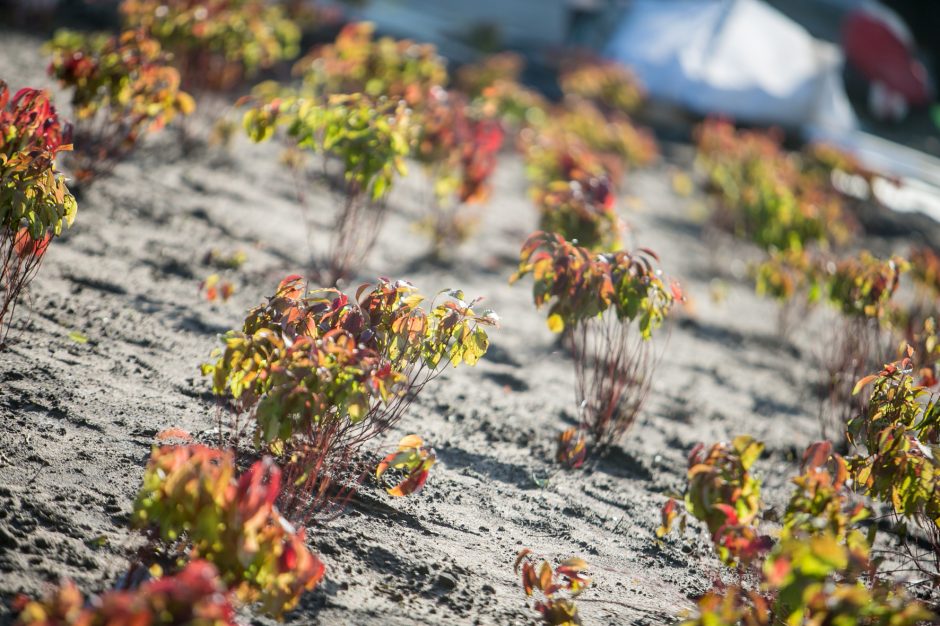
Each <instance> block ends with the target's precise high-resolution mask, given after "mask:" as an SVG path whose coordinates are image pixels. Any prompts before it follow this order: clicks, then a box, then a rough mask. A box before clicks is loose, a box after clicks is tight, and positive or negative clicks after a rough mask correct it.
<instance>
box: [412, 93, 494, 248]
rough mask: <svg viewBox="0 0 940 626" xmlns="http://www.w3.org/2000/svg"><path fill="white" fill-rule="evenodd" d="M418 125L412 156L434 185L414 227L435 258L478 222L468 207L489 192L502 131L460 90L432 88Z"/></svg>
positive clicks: (459, 239) (465, 234)
mask: <svg viewBox="0 0 940 626" xmlns="http://www.w3.org/2000/svg"><path fill="white" fill-rule="evenodd" d="M417 126H418V128H419V130H418V138H417V141H416V142H415V151H414V157H415V158H416V159H417V160H418V161H419V162H420V163H421V164H422V165H424V167H425V170H426V171H427V172H428V174H429V176H430V178H431V180H432V184H433V187H434V194H433V195H434V200H433V202H432V203H431V207H430V215H428V216H427V217H425V218H424V219H423V220H422V221H421V223H420V224H419V227H420V228H421V230H423V231H426V232H427V233H428V234H429V235H430V236H431V241H432V254H433V255H434V256H435V257H438V258H440V257H442V256H444V255H445V254H446V253H447V252H448V251H449V250H452V249H453V248H455V247H456V246H457V245H458V244H460V243H461V242H463V241H465V240H466V239H467V238H468V237H469V236H470V234H471V232H472V230H473V227H474V226H475V224H476V222H478V221H479V217H478V216H477V215H476V214H474V213H471V212H470V210H469V208H470V205H474V204H480V203H482V202H484V201H486V199H487V198H488V197H489V193H490V185H489V179H490V177H491V175H492V174H493V171H494V170H495V169H496V158H497V154H498V152H499V150H500V148H501V146H502V143H503V130H502V127H501V125H500V124H499V122H498V121H497V120H495V119H493V118H490V117H486V116H485V114H483V113H482V112H481V111H480V110H479V109H475V108H473V107H470V106H469V105H468V104H467V102H466V101H465V99H464V98H463V97H462V96H461V94H459V93H457V92H446V91H444V90H443V89H434V90H432V92H431V94H430V95H429V97H428V101H427V104H426V105H425V107H424V108H423V109H422V111H421V113H420V116H419V118H418V120H417Z"/></svg>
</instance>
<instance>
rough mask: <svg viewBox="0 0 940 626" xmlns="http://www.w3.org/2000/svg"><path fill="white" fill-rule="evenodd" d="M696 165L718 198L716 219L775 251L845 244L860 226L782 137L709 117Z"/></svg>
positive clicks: (699, 141)
mask: <svg viewBox="0 0 940 626" xmlns="http://www.w3.org/2000/svg"><path fill="white" fill-rule="evenodd" d="M696 135H697V144H698V153H697V157H696V164H697V166H698V168H699V169H700V170H701V171H702V172H703V173H704V176H705V179H706V184H707V187H708V189H709V190H710V191H712V192H713V194H714V195H715V196H717V198H718V206H717V207H716V211H715V213H714V216H713V217H714V220H715V222H716V223H717V224H718V225H719V226H720V227H722V228H724V229H725V230H729V231H731V232H733V233H735V234H736V235H738V236H740V237H744V238H748V239H751V240H752V241H754V243H756V244H757V245H759V246H761V247H763V248H765V249H768V250H771V249H776V250H797V251H798V250H801V249H805V248H807V247H808V246H809V244H811V243H815V244H818V245H821V246H832V245H841V244H844V243H846V242H847V241H848V240H849V238H850V237H851V236H852V234H853V233H854V232H855V230H856V228H857V227H856V224H855V222H854V221H853V220H852V219H851V218H850V216H849V215H848V214H847V213H846V211H845V210H844V208H843V206H842V203H841V202H840V200H839V197H838V195H837V194H835V193H834V191H833V190H832V189H831V188H830V187H829V186H828V185H825V184H821V183H820V182H819V180H818V179H817V178H815V177H813V176H807V175H806V174H805V172H804V171H803V170H802V169H801V166H800V162H799V160H798V159H796V158H794V157H793V156H792V155H788V154H787V153H786V152H784V151H783V150H782V149H781V147H780V140H779V138H778V137H776V136H774V135H773V134H770V133H759V132H756V131H740V132H738V131H735V129H734V126H732V125H731V124H730V123H728V122H722V121H716V120H711V121H707V122H705V123H704V124H702V125H701V126H700V127H699V128H698V130H697V132H696Z"/></svg>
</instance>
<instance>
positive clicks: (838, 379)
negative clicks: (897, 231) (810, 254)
mask: <svg viewBox="0 0 940 626" xmlns="http://www.w3.org/2000/svg"><path fill="white" fill-rule="evenodd" d="M826 266H827V267H826V271H825V272H824V273H823V277H822V278H821V281H822V283H823V286H822V295H823V297H825V298H826V300H827V301H828V303H829V304H830V305H831V306H832V307H834V308H835V309H836V310H837V311H838V312H839V313H840V314H841V317H840V322H841V323H839V324H837V325H836V327H835V329H834V336H833V337H832V339H831V340H830V341H828V342H826V345H827V346H828V352H827V353H824V354H823V367H822V370H823V372H824V375H825V377H826V378H825V380H824V381H823V384H824V389H825V390H826V391H827V394H828V402H829V406H828V416H827V410H826V408H825V407H824V409H823V413H822V423H823V430H824V434H825V431H827V430H832V431H833V432H832V433H831V436H833V437H839V436H841V434H842V432H843V431H844V427H845V424H846V422H848V420H849V419H850V418H852V417H853V416H855V415H857V414H858V413H860V412H864V411H865V403H864V402H863V401H862V398H860V397H859V396H857V395H855V394H853V393H852V388H853V386H854V384H855V381H856V380H858V379H859V378H860V377H861V376H863V375H864V374H865V372H869V371H871V369H872V368H874V367H877V363H878V361H879V359H880V355H883V354H885V353H886V351H887V350H889V349H890V347H891V345H892V344H893V343H894V340H893V338H892V336H891V332H890V322H891V318H892V314H893V308H892V307H893V303H892V297H893V296H894V294H895V293H896V292H897V290H898V286H899V285H900V279H901V276H902V274H903V273H904V272H906V271H907V269H908V265H907V263H906V262H905V261H904V260H903V259H900V258H897V257H893V258H889V259H879V258H876V257H873V256H872V255H871V254H869V253H868V252H862V253H861V254H860V255H858V256H857V257H849V258H846V259H843V260H841V261H839V262H837V263H835V264H832V263H827V264H826Z"/></svg>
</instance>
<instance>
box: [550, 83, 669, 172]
mask: <svg viewBox="0 0 940 626" xmlns="http://www.w3.org/2000/svg"><path fill="white" fill-rule="evenodd" d="M552 119H553V123H554V124H555V125H556V126H555V132H561V133H564V134H567V135H569V136H571V137H574V138H575V139H576V140H578V141H580V142H582V143H583V144H584V145H585V146H587V147H588V148H589V149H590V150H592V151H594V152H596V153H598V154H599V155H602V156H604V157H606V159H607V160H608V162H610V163H611V164H612V165H611V169H612V170H613V172H617V171H623V170H624V169H626V166H644V165H649V164H650V163H652V162H653V161H655V160H656V159H657V158H658V156H659V149H658V147H657V146H656V140H655V139H654V137H653V135H652V134H651V133H650V132H649V131H647V130H645V129H642V128H639V127H637V126H636V124H634V122H633V121H632V120H631V119H630V118H629V117H627V116H626V115H623V114H618V113H607V114H605V113H604V112H602V111H601V110H600V109H599V108H598V107H597V105H596V104H594V103H592V102H590V101H588V100H583V99H579V98H574V97H571V98H568V99H567V100H566V102H565V108H564V109H563V110H562V111H561V112H560V115H559V116H558V117H554V118H552ZM618 178H619V177H618Z"/></svg>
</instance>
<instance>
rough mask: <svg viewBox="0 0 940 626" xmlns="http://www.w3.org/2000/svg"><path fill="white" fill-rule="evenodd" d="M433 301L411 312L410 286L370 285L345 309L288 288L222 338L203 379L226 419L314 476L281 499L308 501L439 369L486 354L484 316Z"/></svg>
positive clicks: (346, 301)
mask: <svg viewBox="0 0 940 626" xmlns="http://www.w3.org/2000/svg"><path fill="white" fill-rule="evenodd" d="M439 295H444V299H443V301H440V302H438V301H436V300H435V301H432V302H431V303H430V305H429V306H428V307H427V308H423V307H422V306H421V303H422V301H423V300H424V298H423V296H421V295H420V294H419V293H418V292H417V290H416V289H415V288H414V287H413V286H412V285H410V284H409V283H407V282H404V281H397V282H394V283H392V282H389V281H387V280H382V281H380V282H379V283H378V284H376V285H371V286H370V285H363V286H361V287H360V288H359V290H358V291H357V294H356V298H357V299H358V303H356V302H355V301H353V300H351V299H350V298H349V297H348V296H346V295H344V294H343V293H341V292H339V291H336V290H333V289H322V290H317V291H309V292H308V291H306V289H305V287H304V285H303V284H302V282H301V279H300V278H299V277H296V276H294V277H289V278H288V279H286V280H284V281H283V282H282V283H281V285H280V286H279V287H278V290H277V292H276V293H275V295H274V296H273V297H271V298H270V299H269V300H268V302H267V304H264V305H261V306H259V307H257V308H255V309H254V310H252V311H251V312H249V314H248V317H247V318H246V320H245V324H244V326H243V328H242V330H241V331H232V332H229V333H227V334H226V335H225V336H224V337H223V343H224V348H223V349H221V350H220V351H219V352H218V353H216V356H217V361H215V363H212V364H207V365H205V366H203V372H204V373H205V374H206V375H211V376H212V379H213V391H214V392H215V393H216V394H217V395H218V396H220V397H222V398H226V399H227V400H228V401H229V402H230V403H231V406H232V408H233V410H234V411H235V413H236V414H247V415H248V416H249V418H250V419H249V422H250V423H251V424H252V427H253V429H254V431H255V443H256V445H258V446H262V447H266V448H268V449H270V450H272V451H273V452H280V451H282V450H285V449H292V450H295V451H296V450H297V449H302V450H304V451H305V455H304V456H303V458H304V459H305V460H304V463H306V464H307V465H308V466H310V467H313V468H317V469H318V471H319V472H320V473H319V474H310V475H306V473H305V472H301V473H302V474H304V480H303V481H301V482H300V483H297V482H296V481H295V482H292V483H291V484H292V485H293V487H292V488H295V487H296V488H302V489H307V490H308V491H309V490H313V492H316V493H319V492H318V491H317V490H319V489H322V488H324V485H325V484H327V483H328V482H329V480H330V476H331V473H332V472H333V471H334V470H336V469H338V468H339V469H342V468H343V466H344V465H345V462H346V461H348V460H349V459H354V458H355V457H356V455H357V453H358V452H359V451H360V450H361V449H362V447H363V446H364V445H366V444H367V443H369V442H370V441H372V440H373V439H374V438H375V437H377V436H378V435H381V434H382V433H384V432H387V431H388V429H390V428H391V427H393V426H394V425H395V424H396V423H397V422H398V420H399V419H400V418H401V415H402V413H403V412H404V410H405V409H406V408H407V407H408V406H409V405H410V403H411V402H412V401H413V400H414V398H415V397H416V395H417V393H419V392H420V391H421V389H423V388H424V386H425V385H426V384H427V383H429V382H430V381H432V380H433V379H435V378H437V376H439V375H440V374H441V373H442V372H443V371H444V368H445V367H446V365H447V364H448V363H450V364H451V365H452V366H457V365H459V364H461V363H465V364H467V365H473V364H475V363H476V362H477V360H479V359H480V358H481V357H482V356H483V355H484V354H485V353H486V350H487V348H488V347H489V339H488V337H487V333H486V330H485V327H486V326H492V325H495V324H496V320H497V318H496V316H495V314H494V313H492V312H490V311H482V312H480V313H477V312H476V311H474V309H473V307H474V306H476V301H474V302H470V303H467V302H465V301H464V300H463V294H462V293H461V292H459V291H451V292H447V293H446V294H445V293H444V292H442V294H439ZM325 481H326V482H325ZM301 500H302V499H301ZM313 502H314V503H320V502H321V500H320V499H317V498H314V500H313ZM303 504H304V503H303V502H302V501H297V502H296V506H295V507H294V509H295V510H296V511H297V512H298V514H301V513H302V511H301V510H300V509H302V508H303V507H302V505H303ZM298 507H299V508H298Z"/></svg>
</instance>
